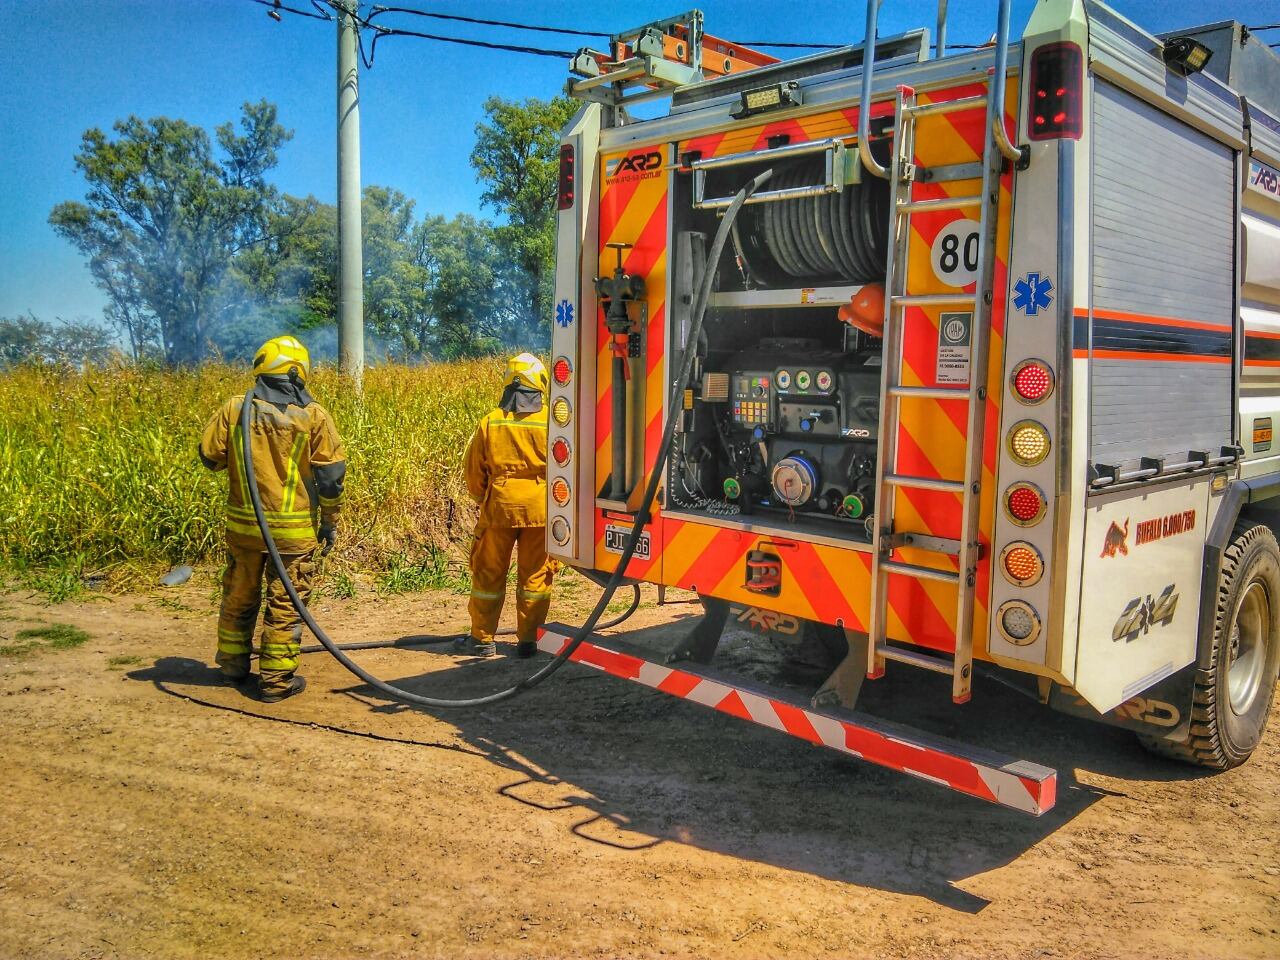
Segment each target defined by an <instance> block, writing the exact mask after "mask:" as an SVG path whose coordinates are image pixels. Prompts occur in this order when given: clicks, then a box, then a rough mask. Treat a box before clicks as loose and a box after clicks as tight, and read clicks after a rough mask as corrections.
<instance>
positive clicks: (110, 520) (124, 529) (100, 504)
mask: <svg viewBox="0 0 1280 960" xmlns="http://www.w3.org/2000/svg"><path fill="white" fill-rule="evenodd" d="M501 371H502V366H501V363H500V362H499V361H497V360H477V361H466V362H459V363H449V364H433V365H429V366H423V367H405V366H394V365H388V366H380V367H374V368H371V369H370V370H369V371H368V372H367V374H366V376H365V387H364V393H363V395H362V396H359V397H358V396H356V395H355V393H354V392H353V391H352V390H351V385H350V383H349V382H347V381H345V380H344V379H343V378H342V377H340V376H339V375H338V374H337V373H336V372H334V371H332V370H325V369H322V370H318V371H317V372H316V373H315V375H314V376H313V377H312V380H311V382H310V383H309V384H308V386H309V387H310V389H311V391H312V393H313V394H314V395H315V397H316V399H317V400H319V401H320V403H322V404H324V405H325V406H326V407H327V408H328V409H329V411H330V412H331V413H332V414H333V415H334V418H335V419H336V421H337V424H338V428H339V430H340V432H341V433H342V435H343V439H344V440H345V441H346V444H347V454H348V460H349V468H348V474H347V478H348V480H347V501H346V508H345V513H344V519H343V524H342V528H341V529H342V541H341V543H340V550H341V555H342V557H343V558H344V560H346V561H348V562H350V563H353V564H359V565H361V566H362V567H366V568H367V567H369V566H373V567H375V568H382V569H385V568H387V567H389V566H390V567H395V566H397V565H398V566H401V567H402V566H403V565H404V563H405V558H406V557H413V556H420V555H424V554H426V553H429V552H433V551H438V550H440V549H443V548H446V547H447V545H448V543H449V542H450V541H460V540H462V539H463V538H464V537H465V536H466V534H467V533H468V532H469V528H470V520H471V516H472V514H471V513H470V506H469V501H468V500H467V498H466V493H465V489H464V488H463V485H462V478H461V474H460V462H461V457H462V451H463V449H464V448H465V446H466V442H467V439H468V438H469V437H470V435H471V432H472V430H474V428H475V424H476V422H477V421H478V420H479V418H480V417H481V416H483V415H484V413H485V412H486V411H487V410H488V409H490V408H491V407H492V406H493V404H494V403H495V402H496V399H497V396H498V392H499V389H500V383H501ZM249 382H250V377H249V374H248V373H247V371H245V370H244V369H243V368H233V367H228V366H222V365H209V366H205V367H201V368H199V369H196V370H186V371H157V370H141V369H136V368H132V367H123V366H122V367H117V368H110V369H101V370H88V371H85V372H83V373H81V372H73V371H67V370H60V369H56V368H51V367H24V368H18V369H15V370H12V371H9V372H7V373H3V374H0V567H5V568H7V569H9V570H11V571H33V570H46V571H48V570H63V571H67V570H69V571H74V572H75V573H76V574H77V575H79V574H89V573H93V572H96V571H102V572H106V573H107V574H108V575H111V572H112V571H115V572H116V574H119V573H120V572H121V571H126V572H127V571H129V570H135V571H139V572H141V571H144V570H149V569H153V568H154V567H156V566H158V565H164V564H174V563H199V562H202V561H206V560H210V559H215V558H216V557H217V556H218V555H219V553H220V548H221V544H222V507H223V503H224V498H225V483H226V479H225V474H213V473H210V472H209V471H208V470H206V469H204V467H203V466H202V465H201V464H200V461H199V457H198V456H197V453H196V445H197V443H198V442H199V438H200V433H201V431H202V429H203V427H204V424H205V422H206V420H207V419H208V417H209V416H210V415H211V414H212V412H213V411H214V410H215V409H216V408H217V406H218V404H219V403H220V402H221V401H222V400H223V399H224V398H225V397H227V396H229V395H231V394H235V393H241V392H243V391H244V389H245V387H246V385H247V384H248V383H249ZM433 555H434V553H433Z"/></svg>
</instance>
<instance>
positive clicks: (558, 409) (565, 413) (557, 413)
mask: <svg viewBox="0 0 1280 960" xmlns="http://www.w3.org/2000/svg"><path fill="white" fill-rule="evenodd" d="M572 417H573V407H571V406H569V401H568V400H566V399H565V398H564V397H557V398H556V400H555V402H554V403H552V404H551V419H552V420H554V421H555V422H556V423H558V424H560V426H562V427H564V426H567V425H568V423H569V420H570V419H571V418H572Z"/></svg>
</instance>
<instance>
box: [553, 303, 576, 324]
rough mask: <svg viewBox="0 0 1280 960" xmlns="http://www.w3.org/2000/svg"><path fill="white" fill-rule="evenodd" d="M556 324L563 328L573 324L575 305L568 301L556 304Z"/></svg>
mask: <svg viewBox="0 0 1280 960" xmlns="http://www.w3.org/2000/svg"><path fill="white" fill-rule="evenodd" d="M556 323H558V324H560V326H562V327H567V326H568V325H569V324H571V323H573V304H572V303H570V302H569V301H568V300H561V301H560V302H559V303H557V304H556Z"/></svg>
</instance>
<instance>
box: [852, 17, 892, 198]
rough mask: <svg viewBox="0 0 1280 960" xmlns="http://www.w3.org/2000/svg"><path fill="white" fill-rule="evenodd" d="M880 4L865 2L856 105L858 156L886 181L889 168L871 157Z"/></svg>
mask: <svg viewBox="0 0 1280 960" xmlns="http://www.w3.org/2000/svg"><path fill="white" fill-rule="evenodd" d="M881 2H882V0H867V31H866V33H864V34H863V36H862V97H861V100H860V102H859V105H858V156H859V157H861V158H862V165H863V166H864V167H866V168H867V170H869V171H870V172H871V173H874V174H875V175H876V176H877V177H881V178H882V179H885V180H888V179H889V168H888V167H886V166H884V165H883V164H882V163H880V161H879V160H877V159H876V158H875V157H873V156H872V155H871V75H872V74H873V73H875V64H876V24H877V23H878V22H879V19H880V4H881Z"/></svg>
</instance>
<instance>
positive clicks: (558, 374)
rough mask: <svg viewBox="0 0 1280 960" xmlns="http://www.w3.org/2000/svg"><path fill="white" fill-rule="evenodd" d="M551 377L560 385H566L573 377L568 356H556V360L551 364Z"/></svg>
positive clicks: (571, 365)
mask: <svg viewBox="0 0 1280 960" xmlns="http://www.w3.org/2000/svg"><path fill="white" fill-rule="evenodd" d="M551 379H553V380H555V382H556V384H557V385H559V386H561V387H564V386H568V384H569V381H570V380H572V379H573V364H571V363H570V362H569V358H568V357H557V358H556V362H555V363H553V364H552V365H551Z"/></svg>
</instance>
